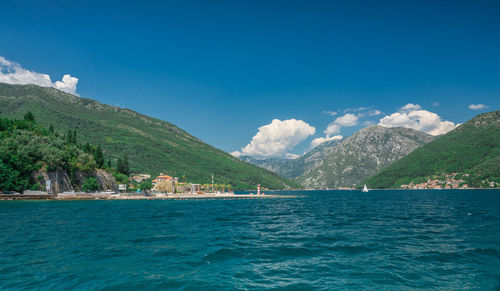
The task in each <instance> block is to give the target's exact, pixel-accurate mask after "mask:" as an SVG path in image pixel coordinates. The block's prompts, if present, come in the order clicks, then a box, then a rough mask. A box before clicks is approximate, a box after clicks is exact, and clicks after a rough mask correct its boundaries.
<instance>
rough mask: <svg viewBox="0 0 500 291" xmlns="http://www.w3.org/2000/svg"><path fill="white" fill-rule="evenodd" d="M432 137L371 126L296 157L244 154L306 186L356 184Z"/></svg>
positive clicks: (415, 131)
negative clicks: (250, 155)
mask: <svg viewBox="0 0 500 291" xmlns="http://www.w3.org/2000/svg"><path fill="white" fill-rule="evenodd" d="M432 140H434V137H433V136H431V135H429V134H426V133H424V132H420V131H417V130H414V129H409V128H386V127H382V126H371V127H367V128H364V129H361V130H360V131H358V132H356V133H355V134H353V135H352V136H350V137H347V138H345V139H343V140H341V141H328V142H324V143H323V144H321V145H319V146H318V147H316V148H314V149H313V150H312V151H310V152H309V153H307V154H306V155H304V156H302V157H300V158H297V159H293V160H287V159H260V160H259V159H255V158H252V157H248V156H244V157H241V158H242V159H244V160H245V161H248V162H251V163H253V164H255V165H258V166H260V167H263V168H266V169H268V170H271V171H274V172H276V173H278V174H280V175H283V176H285V177H288V178H293V179H294V180H295V181H297V182H299V183H301V185H302V186H304V187H306V188H313V189H326V188H338V187H352V186H353V185H354V184H359V183H361V182H362V181H363V180H365V179H367V178H368V177H370V176H371V175H373V174H375V173H376V172H378V171H380V170H381V169H383V168H385V167H387V166H388V165H390V164H391V163H393V162H395V161H396V160H398V159H400V158H401V157H403V156H405V155H407V154H408V153H410V152H411V151H413V150H414V149H416V148H418V147H419V146H421V145H424V144H426V143H428V142H430V141H432Z"/></svg>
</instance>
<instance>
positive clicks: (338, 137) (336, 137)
mask: <svg viewBox="0 0 500 291" xmlns="http://www.w3.org/2000/svg"><path fill="white" fill-rule="evenodd" d="M342 138H343V137H342V136H341V135H334V136H332V137H330V136H326V137H317V138H315V139H313V140H312V141H311V148H315V147H317V146H319V145H320V144H322V143H324V142H325V141H330V140H341V139H342Z"/></svg>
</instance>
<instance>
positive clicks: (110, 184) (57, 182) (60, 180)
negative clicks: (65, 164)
mask: <svg viewBox="0 0 500 291" xmlns="http://www.w3.org/2000/svg"><path fill="white" fill-rule="evenodd" d="M74 177H75V179H74V182H75V184H76V185H73V184H72V183H71V179H70V176H69V175H68V173H67V172H66V171H63V170H57V171H50V172H47V171H45V170H43V169H41V170H38V171H36V172H34V173H33V179H34V180H36V181H38V183H40V187H41V189H40V190H44V191H45V183H46V181H47V180H51V190H52V192H53V193H62V192H65V191H73V190H74V191H80V190H81V185H82V184H83V181H84V180H85V179H86V178H87V177H94V178H96V179H97V183H98V184H99V191H106V190H116V189H117V188H118V186H117V184H116V180H115V178H114V177H113V175H111V174H110V173H108V172H106V171H104V170H101V169H96V170H95V171H93V172H84V171H76V172H75V173H74Z"/></svg>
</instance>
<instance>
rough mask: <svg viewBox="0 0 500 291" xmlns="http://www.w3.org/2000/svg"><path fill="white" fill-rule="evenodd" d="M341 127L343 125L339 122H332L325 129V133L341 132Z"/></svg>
mask: <svg viewBox="0 0 500 291" xmlns="http://www.w3.org/2000/svg"><path fill="white" fill-rule="evenodd" d="M340 128H342V126H340V125H338V124H336V123H330V124H329V125H328V126H327V127H326V129H325V131H324V133H325V134H326V135H333V134H336V133H339V132H340Z"/></svg>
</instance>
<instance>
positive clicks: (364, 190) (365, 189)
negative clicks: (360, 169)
mask: <svg viewBox="0 0 500 291" xmlns="http://www.w3.org/2000/svg"><path fill="white" fill-rule="evenodd" d="M362 191H363V192H368V187H366V184H365V187H363V190H362Z"/></svg>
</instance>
